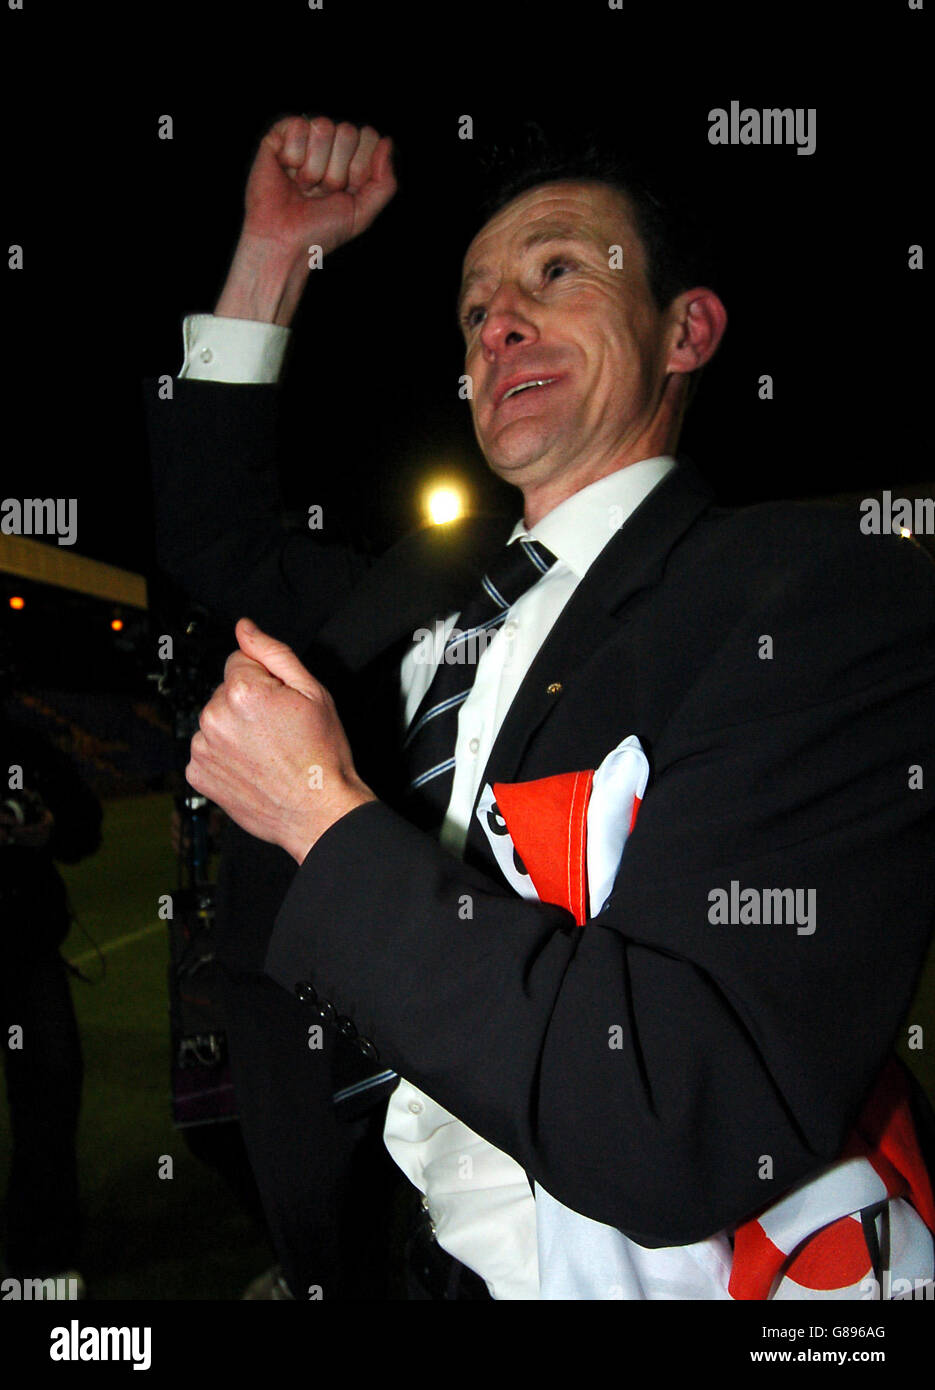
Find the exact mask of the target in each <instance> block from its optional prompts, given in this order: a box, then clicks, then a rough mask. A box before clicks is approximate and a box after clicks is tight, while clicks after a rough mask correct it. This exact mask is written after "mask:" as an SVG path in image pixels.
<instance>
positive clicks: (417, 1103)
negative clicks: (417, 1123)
mask: <svg viewBox="0 0 935 1390" xmlns="http://www.w3.org/2000/svg"><path fill="white" fill-rule="evenodd" d="M409 1109H410V1110H411V1111H412V1113H413V1115H421V1114H422V1111H423V1110H424V1109H425V1106H424V1105H423V1104H422V1102H421V1100H411V1101H410V1102H409Z"/></svg>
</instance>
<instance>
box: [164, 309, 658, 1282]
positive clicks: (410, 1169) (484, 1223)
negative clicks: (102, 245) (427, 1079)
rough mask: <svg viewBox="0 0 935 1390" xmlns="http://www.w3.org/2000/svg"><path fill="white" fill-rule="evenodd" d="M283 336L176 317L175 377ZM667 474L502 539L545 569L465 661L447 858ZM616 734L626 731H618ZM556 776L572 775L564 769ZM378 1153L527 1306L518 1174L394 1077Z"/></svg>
mask: <svg viewBox="0 0 935 1390" xmlns="http://www.w3.org/2000/svg"><path fill="white" fill-rule="evenodd" d="M289 332H290V330H289V329H286V328H281V327H279V326H278V325H274V324H261V323H254V322H252V321H248V320H243V319H228V318H215V317H213V316H212V315H210V314H198V315H193V316H191V317H189V318H187V319H186V320H185V328H184V337H185V362H184V365H183V367H182V370H181V372H180V374H179V375H180V376H181V377H185V378H191V379H203V380H214V381H226V382H241V383H247V382H254V383H261V382H267V383H271V382H274V381H276V380H277V378H278V374H279V371H280V368H281V364H282V358H283V354H284V352H285V348H286V344H287V342H288V336H289ZM674 466H675V460H674V459H672V458H669V457H658V458H650V459H644V460H642V461H641V462H639V463H634V464H630V465H629V466H628V467H626V468H622V469H619V470H618V471H617V472H615V473H611V474H608V476H607V477H605V478H601V479H599V480H598V481H597V482H596V483H592V484H590V486H588V487H585V488H582V489H581V491H580V492H577V493H575V494H574V495H573V496H572V497H569V498H567V499H566V500H565V501H564V502H562V503H560V505H559V506H557V507H555V508H554V509H553V510H552V511H551V512H549V513H548V514H547V515H546V516H544V517H543V518H542V519H541V521H539V522H538V523H537V524H536V525H535V526H534V527H532V528H531V529H529V530H527V529H526V528H525V527H524V525H523V523H522V522H521V521H520V522H517V524H516V526H515V527H514V529H513V532H512V535H511V537H510V539H511V540H512V539H514V538H515V537H519V536H528V537H530V538H531V539H533V540H537V541H540V542H541V543H542V544H543V545H545V546H547V547H548V549H549V550H551V551H552V553H553V554H554V555H555V556H556V557H557V562H556V564H555V565H553V566H552V568H551V569H550V570H549V571H548V573H547V574H545V575H543V576H542V578H541V579H539V580H538V581H537V582H536V583H535V584H534V585H533V586H532V588H531V589H529V590H527V592H526V593H525V594H523V595H522V597H521V598H520V599H519V600H518V601H517V602H516V603H515V604H514V605H513V607H512V609H511V610H510V614H509V617H508V619H507V621H506V623H505V624H504V626H503V627H502V628H501V629H500V630H499V631H498V632H497V633H496V635H495V637H494V638H493V640H492V641H491V642H490V643H489V644H488V645H487V647H486V649H485V650H484V651H483V654H482V655H481V657H480V660H479V661H478V663H477V669H476V675H475V679H474V684H473V686H472V688H471V693H470V694H469V695H468V697H467V699H466V700H465V701H464V703H463V704H462V706H461V708H460V711H459V715H458V735H457V743H456V747H455V759H456V763H455V775H454V783H453V786H452V792H451V799H450V802H449V805H448V811H447V815H446V817H445V820H444V823H443V825H442V828H441V832H440V841H441V843H442V844H443V845H444V846H445V847H446V848H447V849H449V850H451V852H452V853H453V854H455V855H457V856H458V857H459V858H460V856H461V855H462V853H463V850H464V844H465V841H466V839H467V833H468V828H469V824H470V818H471V814H472V811H473V806H474V801H475V799H476V796H477V793H478V791H479V789H480V783H481V778H482V776H483V772H484V768H485V766H486V764H487V759H488V757H489V755H490V752H491V749H492V748H493V745H494V741H495V739H496V737H497V734H498V732H499V730H500V726H501V724H502V723H503V720H504V718H505V717H506V714H507V711H508V710H509V708H510V705H511V704H512V702H513V699H514V696H515V695H516V693H517V691H518V690H519V687H520V685H521V683H522V681H523V678H524V676H525V675H526V672H527V671H528V670H529V668H530V666H531V664H532V662H533V660H534V659H535V656H536V654H537V652H538V651H539V649H540V647H541V646H542V644H543V642H544V641H545V639H546V637H547V636H548V634H549V632H550V630H551V628H552V626H553V624H554V623H555V621H556V619H557V618H558V616H559V614H560V613H561V611H562V609H563V608H564V607H565V604H566V603H567V602H568V600H569V599H570V598H571V596H572V594H573V593H574V591H575V589H576V588H577V586H578V584H579V583H580V581H581V580H582V579H583V577H584V575H585V574H586V572H587V570H588V569H589V568H590V566H591V565H592V564H593V563H594V561H595V560H596V559H597V556H598V555H599V554H600V552H601V551H602V550H603V548H604V546H605V545H606V544H607V542H608V541H609V540H610V539H611V537H612V536H613V535H614V534H615V533H616V531H617V530H619V528H620V527H621V526H622V525H623V524H624V522H625V521H626V520H627V519H628V517H629V516H630V515H631V514H632V512H633V511H635V509H636V508H637V507H638V506H639V504H640V503H641V502H642V501H643V500H644V498H645V497H647V496H648V494H649V493H650V492H651V491H652V490H653V488H655V487H656V486H657V484H658V483H660V482H661V481H662V479H663V478H664V477H665V476H666V474H667V473H669V471H670V470H671V469H672V468H673V467H674ZM457 617H458V615H457V613H452V614H449V615H448V617H447V619H446V620H445V623H444V627H443V630H442V635H441V637H437V634H436V633H435V632H434V631H430V632H427V633H426V635H424V636H423V637H422V639H421V641H419V642H418V643H415V644H414V646H413V648H412V650H411V651H409V652H408V653H407V654H406V656H405V658H404V659H403V662H402V666H401V671H400V679H401V686H402V693H403V696H404V699H405V709H406V722H407V724H408V723H410V722H411V720H412V718H413V715H414V714H415V711H416V710H417V708H418V706H419V704H420V703H421V700H422V697H423V696H424V694H425V692H426V691H427V690H428V688H429V685H430V684H431V681H432V679H433V677H434V675H435V670H436V666H435V659H436V658H437V656H438V654H439V653H440V652H441V650H442V649H443V645H444V638H445V637H447V635H448V633H449V632H450V631H451V629H452V628H453V627H454V626H455V623H456V622H457ZM624 732H626V731H624ZM565 770H566V771H574V770H575V769H572V768H568V769H565ZM384 1139H385V1143H386V1147H387V1149H388V1150H389V1152H390V1154H391V1156H392V1157H393V1159H394V1160H395V1161H396V1163H398V1164H399V1166H400V1168H401V1169H402V1170H403V1172H404V1173H405V1174H406V1176H407V1177H408V1178H409V1179H410V1181H411V1182H412V1183H413V1184H414V1185H415V1186H416V1187H417V1188H419V1190H420V1191H421V1192H422V1193H423V1194H424V1202H425V1205H426V1207H427V1209H428V1211H429V1213H430V1215H431V1218H432V1222H433V1225H434V1227H435V1233H436V1237H437V1239H438V1243H439V1244H440V1245H441V1246H442V1248H443V1249H445V1250H447V1251H448V1252H449V1253H450V1254H452V1255H454V1256H455V1257H456V1258H457V1259H459V1260H461V1261H462V1263H464V1264H466V1265H467V1266H468V1267H469V1268H470V1269H473V1270H474V1271H475V1272H476V1273H477V1274H479V1275H480V1276H481V1277H482V1278H483V1279H484V1280H485V1282H486V1284H487V1287H488V1289H489V1291H490V1293H491V1295H492V1297H493V1298H495V1299H538V1298H539V1270H538V1257H537V1248H536V1211H535V1201H534V1198H533V1194H532V1191H531V1189H530V1186H529V1182H528V1180H527V1178H526V1174H525V1172H524V1170H523V1169H522V1168H521V1167H520V1165H519V1164H518V1163H517V1162H516V1161H515V1159H513V1158H511V1157H509V1155H507V1154H505V1153H502V1152H501V1151H500V1150H499V1149H496V1148H495V1147H494V1146H493V1145H492V1144H490V1143H488V1142H487V1141H486V1140H484V1139H481V1138H480V1136H479V1135H477V1134H475V1133H474V1132H473V1131H472V1130H470V1129H468V1127H467V1125H465V1124H462V1122H461V1121H460V1120H458V1119H457V1118H456V1117H455V1116H453V1115H451V1114H450V1113H449V1112H448V1111H447V1110H444V1109H443V1108H442V1107H441V1106H440V1105H437V1104H436V1103H435V1102H434V1101H433V1100H432V1099H431V1098H430V1097H429V1096H427V1095H425V1094H424V1093H423V1092H422V1091H420V1090H418V1089H417V1088H416V1087H415V1086H413V1085H412V1084H411V1083H410V1082H408V1081H406V1080H404V1079H402V1080H400V1083H399V1085H398V1087H397V1088H396V1090H395V1091H394V1092H393V1094H392V1095H391V1097H390V1100H389V1105H388V1108H387V1116H386V1125H385V1129H384Z"/></svg>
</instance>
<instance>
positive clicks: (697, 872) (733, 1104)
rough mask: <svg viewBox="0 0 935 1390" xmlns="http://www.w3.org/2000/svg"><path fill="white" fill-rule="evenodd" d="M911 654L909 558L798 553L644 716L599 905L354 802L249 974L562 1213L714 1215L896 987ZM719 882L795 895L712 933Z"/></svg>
mask: <svg viewBox="0 0 935 1390" xmlns="http://www.w3.org/2000/svg"><path fill="white" fill-rule="evenodd" d="M855 529H856V528H855ZM836 534H837V533H835V535H836ZM839 539H840V538H839ZM806 549H807V548H806ZM764 637H769V638H770V640H771V644H772V646H771V648H767V647H766V646H764V644H763V640H762V639H763V638H764ZM933 649H935V566H933V565H932V564H931V561H930V560H929V559H928V557H926V556H925V555H924V554H923V553H922V552H921V551H920V550H918V548H917V547H915V546H914V545H913V544H907V543H905V542H901V541H898V540H896V539H895V538H892V537H888V538H880V539H878V540H874V541H873V542H865V541H864V540H862V541H861V542H860V543H857V542H856V541H852V540H848V541H847V542H846V543H844V542H841V543H840V544H839V545H838V550H837V553H835V554H834V555H832V556H831V557H830V560H829V556H828V555H827V554H826V553H822V551H821V549H820V548H816V550H815V551H814V553H812V554H811V555H809V554H806V556H805V558H804V559H803V560H801V561H800V560H798V559H796V560H795V561H794V563H793V562H790V563H789V564H788V565H787V566H786V567H785V568H784V569H783V571H782V573H781V574H780V575H779V576H777V578H776V580H775V582H774V583H772V584H771V585H767V586H765V587H761V588H759V589H758V590H757V594H756V598H755V599H754V598H752V597H751V598H750V600H749V602H746V603H745V604H744V603H741V604H740V605H739V616H738V617H737V620H736V622H733V623H732V624H730V625H728V627H727V628H726V636H723V638H722V639H719V641H718V643H717V645H716V647H715V649H714V650H713V651H712V652H711V654H710V656H709V658H708V659H707V660H706V661H705V662H704V663H703V664H702V666H701V668H700V670H699V671H698V672H697V673H696V675H695V678H694V679H693V681H692V682H691V686H690V688H689V689H687V690H686V692H685V696H684V699H683V700H682V702H681V704H680V705H679V707H678V709H677V710H676V711H675V712H674V714H673V716H672V717H671V718H670V719H669V720H668V721H667V723H666V728H665V732H664V734H663V736H662V737H660V739H659V741H658V744H657V746H656V748H655V749H654V750H653V751H654V766H653V776H652V779H651V781H650V783H649V786H648V788H647V793H646V796H645V798H644V801H643V805H642V807H641V810H640V815H639V818H638V820H637V824H636V827H635V829H634V831H633V833H632V835H631V837H630V839H629V841H628V843H627V846H626V850H625V852H624V855H623V858H622V862H621V866H620V869H619V870H618V874H617V878H616V882H615V885H614V889H613V893H612V895H611V897H610V899H609V901H608V903H607V904H606V905H605V907H604V909H603V911H602V912H601V913H600V914H599V915H598V917H597V918H596V919H594V920H592V921H590V922H588V923H586V925H585V926H584V927H583V928H580V929H576V928H574V926H573V924H572V922H571V918H570V917H569V915H568V914H567V913H566V912H564V911H563V910H562V909H559V908H555V907H550V906H548V905H542V904H537V903H529V902H526V901H523V900H521V899H519V898H517V897H515V896H513V895H511V894H509V893H508V891H507V890H506V889H505V888H503V887H501V886H500V885H498V884H496V883H494V882H493V880H491V879H488V878H487V877H485V876H484V875H483V874H482V873H480V872H477V871H475V870H473V869H471V868H470V867H468V866H466V865H464V864H462V863H460V862H458V861H456V860H454V859H453V858H452V857H451V856H449V855H448V854H447V853H446V852H445V851H443V850H442V849H441V848H440V847H439V846H438V844H437V843H435V842H434V841H433V840H432V839H430V838H429V837H426V836H425V835H423V834H421V833H420V832H419V831H418V830H416V829H414V828H413V827H412V826H410V825H409V824H408V823H407V822H406V821H405V820H403V819H402V818H401V817H400V816H398V815H397V814H395V813H394V812H393V811H392V810H391V809H389V808H388V807H387V806H385V805H383V804H380V803H371V804H368V805H366V806H363V807H359V808H357V809H356V810H354V811H353V812H351V813H350V814H349V815H348V816H346V817H344V818H343V819H342V820H341V821H339V822H338V823H337V824H336V825H334V826H333V827H332V828H331V829H330V830H329V831H328V832H327V833H326V834H325V835H324V836H322V838H321V839H320V840H319V841H318V843H317V844H316V845H315V847H314V848H313V849H312V851H311V852H310V853H309V855H308V857H307V858H306V860H305V862H304V864H303V865H302V866H301V869H300V870H299V871H298V872H297V874H296V877H295V879H294V880H293V884H292V887H291V889H290V891H289V894H288V895H287V897H286V899H285V901H284V904H283V906H282V909H281V911H280V914H279V917H278V921H277V925H276V929H275V931H274V935H273V938H272V941H271V945H270V950H269V953H268V956H267V965H266V968H267V971H268V973H270V974H271V975H272V976H273V978H274V979H276V980H278V982H279V983H280V984H282V985H283V986H284V987H285V988H288V989H293V988H295V986H296V984H297V982H299V981H307V982H309V983H310V984H311V986H312V987H313V988H314V990H315V991H316V993H317V995H318V997H319V999H325V1000H327V1001H328V1002H329V1003H330V1004H331V1005H332V1006H333V1008H334V1009H336V1010H337V1012H338V1014H339V1015H345V1016H348V1017H350V1018H351V1019H352V1020H353V1022H354V1024H355V1025H356V1027H357V1028H358V1029H359V1031H360V1032H361V1033H362V1034H365V1035H366V1036H367V1037H369V1038H370V1039H371V1040H372V1042H373V1044H374V1045H375V1046H376V1048H377V1049H378V1050H379V1053H380V1056H381V1059H382V1060H383V1061H384V1062H385V1064H386V1065H388V1066H392V1067H393V1068H395V1069H396V1070H397V1071H399V1072H400V1073H402V1074H403V1075H405V1076H406V1077H408V1078H409V1079H410V1080H412V1081H413V1082H415V1083H416V1084H417V1085H418V1086H420V1087H421V1088H422V1089H423V1090H425V1091H426V1092H427V1093H428V1094H429V1095H431V1096H432V1097H433V1098H434V1099H435V1100H437V1101H438V1102H439V1103H440V1104H442V1105H444V1106H445V1107H447V1108H448V1109H449V1110H450V1111H452V1112H453V1113H454V1114H455V1115H457V1116H458V1117H459V1118H460V1119H462V1120H463V1121H464V1122H465V1123H466V1124H468V1125H469V1126H470V1127H471V1128H473V1129H475V1130H476V1131H477V1132H478V1133H480V1134H481V1135H483V1136H484V1137H485V1138H487V1139H489V1140H490V1141H491V1142H492V1143H494V1144H495V1145H497V1146H498V1147H499V1148H501V1149H503V1150H505V1151H506V1152H508V1153H510V1154H511V1155H513V1156H514V1157H515V1158H516V1159H517V1160H518V1161H519V1162H520V1163H521V1164H523V1166H524V1167H525V1169H526V1171H527V1172H528V1173H529V1174H530V1176H531V1177H532V1178H535V1179H536V1180H537V1181H538V1182H539V1183H540V1184H541V1185H542V1186H543V1187H544V1188H545V1189H546V1190H547V1191H548V1192H550V1193H551V1194H552V1195H553V1196H554V1197H556V1198H557V1199H558V1200H560V1201H561V1202H563V1203H564V1204H565V1205H567V1206H569V1207H571V1208H573V1209H574V1210H577V1211H579V1212H581V1213H583V1214H584V1215H586V1216H589V1217H591V1218H593V1219H596V1220H598V1221H602V1222H605V1223H607V1224H609V1225H611V1226H614V1227H617V1228H618V1229H620V1230H622V1231H624V1232H626V1233H627V1234H628V1235H630V1236H631V1237H632V1238H633V1239H635V1240H637V1241H638V1242H640V1243H642V1244H644V1245H650V1246H659V1245H670V1244H686V1243H690V1242H693V1241H696V1240H701V1239H704V1238H706V1237H708V1236H710V1235H711V1234H713V1233H714V1232H716V1231H719V1230H722V1229H725V1228H731V1227H733V1226H736V1225H737V1224H739V1223H740V1222H741V1221H743V1220H745V1219H747V1218H748V1217H749V1216H750V1215H752V1214H753V1212H754V1211H756V1210H758V1209H760V1208H762V1207H763V1206H765V1205H767V1204H768V1203H770V1202H771V1201H774V1200H776V1198H778V1196H779V1195H781V1193H782V1192H783V1191H785V1190H787V1189H788V1188H789V1187H790V1186H792V1185H794V1184H795V1183H796V1182H798V1181H799V1180H801V1179H803V1178H805V1177H806V1176H808V1175H809V1174H810V1173H812V1172H814V1171H815V1170H816V1169H818V1168H819V1167H821V1166H822V1165H824V1164H825V1163H827V1162H830V1161H832V1160H834V1159H835V1158H836V1157H837V1156H838V1154H839V1152H840V1149H841V1145H842V1142H843V1140H844V1138H845V1136H846V1133H847V1130H848V1128H849V1127H850V1125H851V1123H852V1122H853V1120H854V1118H855V1116H856V1112H857V1110H858V1109H859V1107H860V1104H861V1102H862V1100H863V1098H864V1096H865V1094H866V1092H867V1091H868V1089H869V1087H870V1086H871V1085H872V1083H873V1081H874V1079H875V1076H876V1074H877V1072H878V1070H879V1068H880V1067H881V1065H882V1064H883V1062H884V1060H885V1058H886V1056H887V1054H888V1052H889V1050H890V1048H891V1047H892V1044H893V1041H894V1037H895V1033H896V1030H897V1028H898V1026H899V1025H900V1023H901V1021H902V1018H903V1015H904V1013H905V1010H906V1009H907V1007H908V1004H909V1002H910V1000H911V997H912V992H913V988H914V985H915V983H916V980H917V976H918V972H919V969H920V967H921V962H922V959H923V956H924V952H925V948H926V944H927V941H928V937H929V933H930V930H931V925H932V919H933V910H935V824H933V793H932V785H933V781H935V733H933V731H935V720H933V717H932V715H933V710H935V650H933ZM767 650H771V651H772V656H771V657H768V656H766V655H765V653H766V651H767ZM630 732H632V730H629V729H624V728H621V730H620V734H621V737H622V736H624V735H625V734H627V733H630ZM557 770H559V769H557ZM561 770H567V769H561ZM732 884H736V885H737V890H736V891H737V893H738V894H739V892H740V891H741V890H746V889H751V888H752V889H754V890H757V893H758V895H759V897H760V901H761V902H762V901H763V895H764V890H768V889H770V890H792V896H791V898H788V897H787V899H784V901H788V902H789V903H790V904H791V905H792V906H791V907H790V908H789V909H788V911H787V914H786V916H785V918H784V920H780V921H776V920H773V921H772V923H771V924H766V923H765V921H764V920H762V918H763V916H764V915H765V914H764V913H763V912H762V911H761V913H760V914H758V920H756V921H753V920H749V918H750V916H751V915H752V914H751V913H750V912H749V910H748V912H747V920H744V916H743V914H741V916H740V918H739V919H738V920H729V921H726V922H724V921H721V920H719V919H718V914H717V912H716V909H715V904H716V902H717V901H718V899H717V896H716V895H717V893H718V890H720V891H722V892H724V893H726V894H727V895H728V900H729V895H730V893H731V887H732ZM712 894H714V895H715V896H714V897H712ZM712 914H714V915H712Z"/></svg>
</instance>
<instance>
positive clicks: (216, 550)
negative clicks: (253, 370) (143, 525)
mask: <svg viewBox="0 0 935 1390" xmlns="http://www.w3.org/2000/svg"><path fill="white" fill-rule="evenodd" d="M172 386H173V394H172V398H171V399H169V400H165V399H162V398H161V396H160V393H159V389H158V386H157V383H156V382H155V381H152V380H148V381H146V382H145V384H144V405H145V411H146V420H147V429H148V436H149V445H150V455H151V461H152V469H153V493H154V504H155V514H156V553H157V556H158V559H159V564H160V567H161V568H162V569H163V570H165V572H166V573H167V574H168V575H169V576H170V577H171V578H172V579H174V580H175V581H176V582H177V583H178V584H179V585H180V586H181V587H182V588H183V589H184V590H185V591H186V592H187V593H188V594H189V595H191V597H192V598H193V599H195V600H196V601H197V602H199V603H201V604H203V605H204V606H205V607H206V608H208V609H210V610H211V611H212V612H214V613H216V614H219V615H220V616H221V617H225V618H229V619H230V620H231V621H236V619H237V618H240V617H242V616H245V615H246V616H249V617H251V618H253V619H254V620H255V621H256V622H258V623H259V625H260V626H261V627H262V628H263V629H264V630H265V631H267V632H270V633H272V634H273V635H274V636H276V637H278V638H279V639H280V640H281V641H285V642H288V643H289V644H290V645H291V646H293V647H295V648H296V650H297V651H299V652H302V651H303V650H304V649H305V647H306V646H307V645H308V642H309V639H310V638H311V636H312V635H313V634H314V633H315V632H316V631H317V629H318V628H319V627H320V626H321V625H322V623H323V622H325V620H326V619H327V618H328V617H329V616H330V615H331V614H332V612H333V611H334V610H335V609H336V608H337V607H338V605H339V603H340V602H341V601H342V600H343V599H344V598H345V597H346V595H347V593H348V591H349V589H350V588H352V587H353V585H354V584H355V583H356V581H357V580H358V579H359V578H360V576H361V575H362V574H363V573H364V572H365V571H366V569H367V568H368V566H369V563H370V562H369V559H368V557H367V556H365V555H362V554H359V553H357V552H356V551H355V550H353V548H351V547H349V546H346V545H342V544H329V543H327V541H326V540H325V539H324V537H323V536H319V535H317V533H313V532H310V531H302V532H298V531H290V530H288V529H287V528H286V525H285V523H284V519H283V513H284V508H283V502H282V496H281V491H280V487H279V480H278V474H277V452H276V450H277V430H278V420H279V388H278V387H277V386H273V385H263V386H255V385H229V384H222V383H219V382H207V381H188V380H177V381H174V382H173V384H172Z"/></svg>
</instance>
